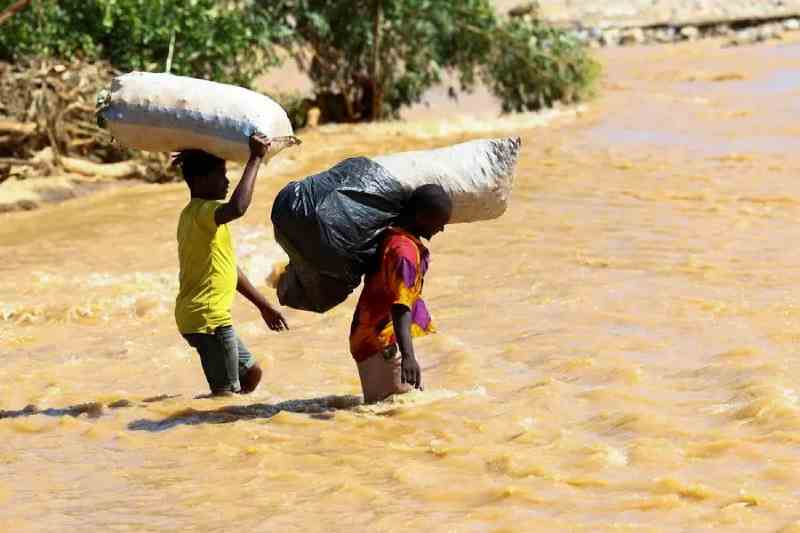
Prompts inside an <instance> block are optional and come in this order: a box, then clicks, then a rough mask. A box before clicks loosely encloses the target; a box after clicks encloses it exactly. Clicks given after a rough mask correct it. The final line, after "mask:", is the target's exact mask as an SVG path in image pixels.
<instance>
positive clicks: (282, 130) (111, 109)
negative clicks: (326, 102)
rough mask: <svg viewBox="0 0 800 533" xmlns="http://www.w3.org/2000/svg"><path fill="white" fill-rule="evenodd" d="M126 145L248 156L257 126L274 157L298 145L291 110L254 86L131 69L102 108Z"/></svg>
mask: <svg viewBox="0 0 800 533" xmlns="http://www.w3.org/2000/svg"><path fill="white" fill-rule="evenodd" d="M99 114H100V116H101V117H102V119H104V120H105V121H106V123H107V125H108V128H109V129H110V130H111V133H112V135H113V136H114V137H115V138H116V139H117V141H119V142H120V143H121V144H123V145H124V146H127V147H129V148H136V149H139V150H148V151H151V152H177V151H180V150H185V149H190V148H192V149H199V150H205V151H206V152H209V153H211V154H214V155H216V156H217V157H221V158H222V159H226V160H230V161H247V159H248V157H249V155H250V149H249V147H248V138H249V137H250V135H251V134H252V133H253V132H255V131H258V132H260V133H263V134H264V135H266V136H267V137H269V138H272V139H279V140H278V141H277V142H274V143H273V146H272V147H271V148H270V152H269V154H268V156H269V157H271V156H273V155H275V154H276V153H277V152H278V151H280V150H281V149H283V148H285V147H286V146H291V145H292V144H297V143H298V142H299V141H298V140H297V139H294V138H293V137H292V138H290V139H280V138H286V137H291V136H292V135H293V131H292V124H291V122H289V117H288V116H287V115H286V111H284V109H283V108H282V107H281V106H280V105H279V104H278V103H277V102H275V101H274V100H272V99H271V98H269V97H268V96H265V95H263V94H259V93H257V92H254V91H250V90H247V89H244V88H242V87H237V86H234V85H226V84H223V83H216V82H212V81H206V80H199V79H195V78H187V77H183V76H173V75H172V74H156V73H148V72H131V73H130V74H125V75H123V76H119V77H116V78H114V80H113V82H112V85H111V91H110V94H108V95H107V96H106V101H105V102H104V103H103V107H102V108H101V109H100V111H99Z"/></svg>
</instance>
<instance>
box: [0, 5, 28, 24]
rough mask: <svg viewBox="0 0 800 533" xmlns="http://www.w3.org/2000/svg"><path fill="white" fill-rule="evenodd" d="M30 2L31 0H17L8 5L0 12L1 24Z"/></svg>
mask: <svg viewBox="0 0 800 533" xmlns="http://www.w3.org/2000/svg"><path fill="white" fill-rule="evenodd" d="M30 3H31V0H18V1H17V2H15V3H13V4H11V5H10V6H8V7H7V8H6V9H5V11H3V12H2V13H0V24H3V23H4V22H5V21H7V20H8V19H10V18H11V17H13V16H14V15H16V14H17V13H19V12H20V11H22V10H23V9H25V7H26V6H27V5H28V4H30Z"/></svg>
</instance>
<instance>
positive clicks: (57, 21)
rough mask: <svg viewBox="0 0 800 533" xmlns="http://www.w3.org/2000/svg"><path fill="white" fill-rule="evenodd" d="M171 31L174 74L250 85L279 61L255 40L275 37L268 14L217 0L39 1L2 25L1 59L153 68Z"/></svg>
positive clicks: (3, 2)
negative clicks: (105, 62)
mask: <svg viewBox="0 0 800 533" xmlns="http://www.w3.org/2000/svg"><path fill="white" fill-rule="evenodd" d="M10 3H11V0H0V9H1V8H3V7H6V6H7V5H9V4H10ZM240 4H241V2H240ZM173 36H174V42H175V46H174V55H173V61H172V72H173V73H175V74H182V75H191V76H196V77H202V78H209V79H214V80H216V81H223V82H231V83H238V84H242V85H248V84H249V83H250V82H251V81H252V80H253V79H254V78H255V77H256V76H257V75H258V74H260V73H262V72H263V71H264V70H266V68H268V67H269V66H271V65H273V64H276V63H277V59H276V58H275V56H274V55H273V54H272V53H271V48H270V47H267V48H266V49H264V47H262V46H261V43H262V42H264V40H265V39H268V38H275V39H276V38H279V35H275V34H274V33H273V29H272V27H271V26H270V25H269V24H268V20H267V19H265V18H264V17H261V16H257V15H255V14H254V13H253V12H252V10H250V9H246V8H245V7H236V6H235V5H234V4H232V3H230V2H221V1H219V0H37V1H36V2H33V4H32V5H31V6H30V7H28V8H27V9H25V10H24V11H22V12H20V13H18V14H17V15H15V16H14V17H12V18H11V19H10V20H9V21H8V22H6V23H5V24H4V25H3V28H2V31H0V59H4V60H10V61H13V60H15V59H17V58H20V57H24V56H31V55H43V56H52V57H61V58H71V57H72V56H75V55H77V56H79V57H84V58H86V59H106V60H108V61H110V62H111V63H112V64H113V65H114V66H115V67H117V68H119V69H121V70H149V71H159V70H163V69H164V67H165V63H166V59H167V56H168V54H169V48H170V42H171V40H172V39H173Z"/></svg>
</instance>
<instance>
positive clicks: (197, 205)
mask: <svg viewBox="0 0 800 533" xmlns="http://www.w3.org/2000/svg"><path fill="white" fill-rule="evenodd" d="M220 205H222V204H221V203H220V202H217V201H214V200H203V199H200V198H192V199H191V201H190V202H189V204H188V205H187V206H186V207H185V208H184V209H183V212H182V213H181V218H180V221H179V222H178V256H179V257H180V263H181V274H180V283H181V285H180V292H179V293H178V298H177V299H176V301H175V321H176V322H177V324H178V330H179V331H180V332H181V333H211V332H213V331H214V330H215V329H216V328H218V327H220V326H229V325H231V324H232V321H231V304H232V303H233V296H234V294H235V293H236V282H237V279H238V275H237V271H236V254H235V252H234V250H233V241H232V240H231V233H230V231H229V230H228V226H227V225H225V224H223V225H222V226H217V223H216V222H215V221H214V212H215V211H216V210H217V208H218V207H219V206H220Z"/></svg>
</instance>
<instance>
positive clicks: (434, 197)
mask: <svg viewBox="0 0 800 533" xmlns="http://www.w3.org/2000/svg"><path fill="white" fill-rule="evenodd" d="M431 211H435V212H438V213H450V212H452V211H453V201H452V200H451V199H450V195H449V194H447V192H446V191H445V190H444V188H443V187H442V186H441V185H436V184H428V185H423V186H421V187H417V188H416V189H414V192H413V193H411V196H410V197H409V199H408V202H407V203H406V205H405V209H403V214H404V215H406V216H409V215H413V214H414V213H419V212H431Z"/></svg>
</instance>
